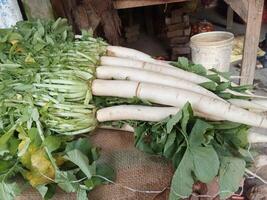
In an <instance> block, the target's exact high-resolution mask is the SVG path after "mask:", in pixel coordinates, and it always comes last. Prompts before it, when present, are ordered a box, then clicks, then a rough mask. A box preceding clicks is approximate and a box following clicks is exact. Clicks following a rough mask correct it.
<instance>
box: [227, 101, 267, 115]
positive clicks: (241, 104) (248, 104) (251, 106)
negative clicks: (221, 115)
mask: <svg viewBox="0 0 267 200" xmlns="http://www.w3.org/2000/svg"><path fill="white" fill-rule="evenodd" d="M228 101H229V102H230V103H231V104H233V105H235V106H238V107H240V108H245V109H249V110H253V111H256V112H264V111H267V108H265V107H264V106H261V105H259V104H257V103H254V101H248V100H244V99H228Z"/></svg>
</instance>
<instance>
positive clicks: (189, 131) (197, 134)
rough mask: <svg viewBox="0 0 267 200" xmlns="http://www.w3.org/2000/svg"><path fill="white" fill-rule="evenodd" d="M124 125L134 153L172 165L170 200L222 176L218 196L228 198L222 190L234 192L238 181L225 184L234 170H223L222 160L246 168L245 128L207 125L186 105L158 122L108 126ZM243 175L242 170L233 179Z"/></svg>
mask: <svg viewBox="0 0 267 200" xmlns="http://www.w3.org/2000/svg"><path fill="white" fill-rule="evenodd" d="M125 123H127V124H130V125H132V126H133V127H134V128H135V146H136V147H137V148H138V149H140V150H141V151H144V152H147V153H150V154H158V155H162V156H164V157H166V158H168V159H170V160H171V161H172V162H173V165H174V167H175V168H176V170H175V173H174V176H173V178H172V185H171V192H170V197H169V199H170V200H177V199H181V198H186V197H188V196H189V195H190V194H191V193H192V187H193V184H194V183H195V182H197V181H201V182H203V183H209V182H211V181H212V180H213V179H214V178H215V177H217V176H219V177H220V176H221V174H222V172H223V173H224V176H225V177H226V178H225V179H223V178H221V179H220V181H221V182H220V184H221V185H222V186H221V187H220V192H221V194H222V195H224V197H229V195H230V193H225V190H226V189H227V190H230V191H235V190H237V188H238V186H239V181H235V182H234V181H233V182H231V183H229V181H230V180H228V178H227V177H231V176H232V175H231V174H234V173H235V170H236V169H238V168H235V167H234V166H230V168H227V170H225V165H226V161H225V159H224V158H225V157H227V158H229V159H233V160H239V161H241V162H242V163H246V164H249V162H250V161H251V160H250V159H249V158H248V156H247V155H246V154H245V153H244V151H245V149H246V148H248V141H247V133H248V129H249V127H248V126H246V125H242V124H238V123H233V122H227V121H220V122H207V121H206V120H204V119H201V118H198V117H195V116H194V115H193V111H192V108H191V106H190V104H189V103H187V104H186V105H185V106H184V107H183V108H182V109H181V110H180V111H179V112H178V113H176V114H175V115H172V116H170V117H168V118H166V119H164V120H162V121H161V122H137V121H120V123H118V122H117V123H111V125H115V126H116V125H117V126H121V125H122V124H125ZM226 174H227V175H226ZM243 175H244V170H243V168H242V169H241V171H240V173H238V175H237V179H238V180H240V177H242V176H243Z"/></svg>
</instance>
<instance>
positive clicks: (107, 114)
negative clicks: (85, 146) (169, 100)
mask: <svg viewBox="0 0 267 200" xmlns="http://www.w3.org/2000/svg"><path fill="white" fill-rule="evenodd" d="M178 111H179V108H177V107H156V106H140V105H119V106H111V107H106V108H102V109H99V110H98V111H97V114H96V118H97V120H98V121H99V122H105V121H117V120H138V121H149V122H158V121H161V120H163V119H165V118H167V117H168V116H170V115H174V114H176V113H177V112H178ZM195 114H196V115H197V116H199V117H203V118H206V119H210V120H216V121H217V120H219V119H218V118H216V117H212V116H207V115H205V114H203V113H199V112H195Z"/></svg>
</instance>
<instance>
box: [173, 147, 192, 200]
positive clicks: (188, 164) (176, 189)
mask: <svg viewBox="0 0 267 200" xmlns="http://www.w3.org/2000/svg"><path fill="white" fill-rule="evenodd" d="M193 168H194V166H193V158H192V155H191V153H190V152H189V151H188V150H187V151H186V152H185V154H184V156H183V159H182V160H181V162H180V164H179V166H178V167H177V169H176V170H175V173H174V175H173V178H172V183H171V191H170V196H169V200H177V199H180V198H181V197H188V196H189V195H190V194H191V193H192V186H193V184H194V179H193V177H192V171H193Z"/></svg>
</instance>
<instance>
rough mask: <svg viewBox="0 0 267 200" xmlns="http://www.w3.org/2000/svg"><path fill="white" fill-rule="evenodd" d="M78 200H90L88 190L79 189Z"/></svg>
mask: <svg viewBox="0 0 267 200" xmlns="http://www.w3.org/2000/svg"><path fill="white" fill-rule="evenodd" d="M77 200H88V197H87V193H86V190H84V189H81V188H79V189H78V191H77Z"/></svg>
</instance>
